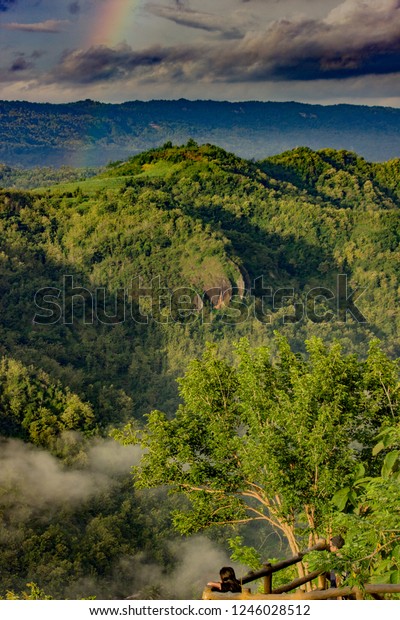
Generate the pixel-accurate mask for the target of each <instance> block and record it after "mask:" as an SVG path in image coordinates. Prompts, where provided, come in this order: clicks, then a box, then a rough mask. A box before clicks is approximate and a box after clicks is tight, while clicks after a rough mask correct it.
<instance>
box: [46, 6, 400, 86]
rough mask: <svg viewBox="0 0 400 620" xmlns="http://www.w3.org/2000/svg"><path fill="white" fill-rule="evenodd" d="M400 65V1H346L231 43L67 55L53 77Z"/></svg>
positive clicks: (285, 72) (291, 72) (268, 75)
mask: <svg viewBox="0 0 400 620" xmlns="http://www.w3.org/2000/svg"><path fill="white" fill-rule="evenodd" d="M399 71H400V0H381V1H380V2H379V4H378V5H377V4H376V2H375V0H346V1H345V2H343V3H342V4H341V5H340V6H338V7H337V8H336V9H334V10H333V11H331V12H330V13H329V15H328V16H327V17H326V18H325V19H321V20H315V19H297V20H280V21H276V22H273V23H271V24H270V25H269V26H268V28H266V29H265V30H264V31H261V30H258V31H253V32H248V33H247V34H246V35H245V36H244V37H243V38H242V39H240V40H239V41H235V42H234V43H233V42H232V41H229V40H225V41H223V42H222V41H221V42H220V43H218V44H213V45H205V44H204V45H188V44H185V45H181V46H174V47H162V46H154V47H151V48H148V49H145V50H141V51H135V50H133V49H132V48H131V47H130V46H128V45H124V46H120V47H118V48H109V47H105V46H101V47H92V48H90V49H88V50H75V51H72V52H68V53H66V54H65V55H64V56H63V58H62V60H61V62H60V64H59V66H57V67H56V69H55V70H54V73H53V75H52V76H51V77H50V79H51V80H53V81H59V80H61V81H64V82H69V83H77V84H88V83H94V82H102V81H107V80H116V79H126V78H129V77H134V76H139V77H141V78H143V77H146V79H148V80H153V81H157V80H163V81H167V80H169V81H172V82H174V81H176V82H178V81H186V82H195V81H199V80H204V81H207V82H212V81H214V82H217V83H218V82H220V83H224V82H225V83H227V82H231V83H234V82H262V81H273V80H279V81H285V80H286V81H291V80H296V81H307V80H321V79H325V80H326V79H341V78H347V77H354V76H364V75H371V74H389V73H394V72H399Z"/></svg>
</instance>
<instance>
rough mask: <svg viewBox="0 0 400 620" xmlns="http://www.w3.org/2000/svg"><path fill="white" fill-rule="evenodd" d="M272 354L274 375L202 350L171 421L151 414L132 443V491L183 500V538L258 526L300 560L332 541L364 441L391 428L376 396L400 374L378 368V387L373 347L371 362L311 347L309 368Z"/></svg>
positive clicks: (260, 354)
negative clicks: (158, 490) (338, 501)
mask: <svg viewBox="0 0 400 620" xmlns="http://www.w3.org/2000/svg"><path fill="white" fill-rule="evenodd" d="M277 348H278V354H277V361H276V363H274V364H273V363H271V360H270V352H269V351H268V349H266V348H265V347H260V348H258V349H256V350H254V351H251V350H250V348H249V345H248V343H247V341H245V340H243V341H241V342H240V343H239V345H238V346H237V347H236V352H237V356H238V364H236V365H234V364H231V363H229V362H228V361H226V360H225V359H221V358H220V357H219V356H218V353H217V350H216V348H215V347H212V346H210V347H208V349H207V350H206V352H205V354H204V356H203V358H202V359H201V360H195V361H193V362H192V363H191V364H190V366H189V370H188V372H187V373H186V375H185V376H184V378H183V379H181V380H180V382H179V383H180V394H181V397H182V399H183V402H184V404H182V405H181V406H180V407H179V409H178V411H177V412H176V415H175V417H174V418H172V419H168V418H167V417H166V416H165V415H164V414H163V413H161V412H159V411H153V412H152V413H151V414H150V416H149V419H148V423H147V426H146V427H145V429H144V430H143V431H142V432H139V433H138V432H137V433H135V434H134V441H137V442H139V441H140V443H141V445H142V447H143V449H144V456H143V458H142V461H141V464H140V466H139V467H137V468H136V486H137V487H140V488H146V487H153V486H159V485H168V486H169V487H170V488H171V490H172V491H174V492H179V493H183V494H184V495H185V496H186V498H187V500H188V504H187V507H186V508H185V509H183V510H181V511H179V512H176V513H175V515H174V523H175V525H176V526H177V527H178V529H179V530H180V531H181V532H182V533H184V534H189V533H192V532H196V531H198V530H200V529H202V528H206V527H209V526H212V525H225V524H231V525H235V524H240V523H247V522H249V521H252V520H261V521H265V522H267V523H269V524H270V525H272V526H273V527H274V528H275V529H277V530H279V531H280V532H281V533H282V534H283V535H284V536H285V537H286V539H287V542H288V544H289V546H290V548H291V550H292V551H293V553H296V552H298V551H299V549H300V547H301V546H303V545H304V544H305V543H307V542H308V543H312V542H314V541H315V540H317V539H318V538H320V537H328V536H329V534H330V529H331V524H332V517H333V514H334V512H335V508H334V505H333V504H332V502H331V498H332V497H333V496H334V495H335V493H337V491H339V490H340V489H341V488H342V487H343V484H344V482H346V481H347V480H351V479H352V477H353V476H354V471H355V469H356V468H357V466H358V465H359V464H360V463H361V462H362V461H365V460H367V459H368V458H370V456H371V449H372V445H369V446H368V443H367V442H368V439H369V437H370V435H371V429H373V428H375V433H376V429H377V428H379V427H380V425H381V424H382V423H383V422H384V420H385V419H389V415H388V410H387V409H388V408H387V402H385V401H384V400H382V399H381V395H382V386H384V389H385V390H392V389H393V388H394V385H393V381H394V368H395V367H396V364H395V363H394V362H390V360H388V359H387V358H385V364H386V365H382V364H381V368H380V371H381V376H380V382H379V383H378V382H376V383H375V384H374V382H373V381H372V380H371V373H372V375H373V372H372V371H371V369H373V368H374V367H375V364H376V361H377V359H378V358H379V357H380V356H381V355H383V354H382V353H381V352H380V350H379V349H378V345H377V343H373V344H372V346H371V351H370V356H369V358H368V359H367V361H366V362H361V361H359V360H358V359H357V358H356V356H354V355H348V356H346V355H344V354H343V353H342V351H341V348H340V345H339V344H334V345H332V346H331V347H330V348H329V349H328V348H326V347H325V346H324V345H323V343H322V341H321V340H318V339H313V340H311V341H310V342H308V343H307V349H308V353H309V357H308V359H307V360H305V359H302V358H301V357H300V356H298V355H295V354H294V353H293V352H292V350H291V348H290V346H289V345H288V343H287V341H286V340H285V339H283V338H282V337H278V338H277ZM378 353H379V355H378ZM392 407H396V415H398V402H397V401H396V402H394V401H392ZM390 415H391V412H390ZM361 442H363V443H362V444H361Z"/></svg>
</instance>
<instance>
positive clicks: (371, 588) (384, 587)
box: [203, 583, 400, 601]
mask: <svg viewBox="0 0 400 620" xmlns="http://www.w3.org/2000/svg"><path fill="white" fill-rule="evenodd" d="M364 590H365V592H366V593H367V594H370V595H371V596H373V595H374V594H376V595H379V594H400V584H386V583H383V584H380V583H377V584H376V583H371V584H366V585H365V586H364ZM350 595H355V596H356V597H357V598H362V595H363V592H362V590H361V589H360V588H356V587H350V586H347V587H344V588H329V590H312V591H311V592H294V593H293V594H274V593H272V594H252V593H251V591H250V589H249V588H243V592H241V593H240V594H230V593H225V592H212V591H211V588H209V587H207V588H206V589H205V590H204V592H203V600H205V601H224V600H225V601H245V600H254V601H274V600H276V601H281V600H282V601H326V600H328V599H335V598H338V597H342V596H350Z"/></svg>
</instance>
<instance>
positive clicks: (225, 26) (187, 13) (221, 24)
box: [147, 1, 243, 39]
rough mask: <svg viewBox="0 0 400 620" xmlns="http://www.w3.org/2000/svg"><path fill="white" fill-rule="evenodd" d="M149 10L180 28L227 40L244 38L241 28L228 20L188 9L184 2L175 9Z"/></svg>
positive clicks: (155, 7)
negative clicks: (215, 33)
mask: <svg viewBox="0 0 400 620" xmlns="http://www.w3.org/2000/svg"><path fill="white" fill-rule="evenodd" d="M147 10H148V11H149V12H150V13H152V14H153V15H157V17H163V18H164V19H168V20H170V21H172V22H174V23H175V24H178V25H180V26H186V27H188V28H197V29H199V30H206V31H207V32H217V33H219V34H221V35H223V36H224V37H225V38H227V39H240V38H241V37H242V36H243V33H242V32H241V31H240V30H239V28H237V27H236V26H231V25H229V23H228V22H227V20H226V19H223V18H221V17H218V16H217V15H214V14H212V13H205V12H203V11H194V10H192V9H189V8H186V6H185V5H184V4H183V2H182V1H180V2H177V3H176V6H174V7H170V6H163V5H161V4H149V5H148V7H147Z"/></svg>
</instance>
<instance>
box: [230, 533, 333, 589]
mask: <svg viewBox="0 0 400 620" xmlns="http://www.w3.org/2000/svg"><path fill="white" fill-rule="evenodd" d="M327 549H329V545H328V544H327V542H326V541H325V540H322V541H320V542H319V543H317V544H316V545H314V547H310V548H309V549H306V550H305V551H301V552H300V553H298V554H297V555H294V556H293V557H291V558H289V559H288V560H282V562H277V563H276V564H271V565H269V566H267V567H265V568H262V569H261V570H258V571H255V572H254V571H253V572H251V573H247V575H245V576H244V577H242V579H240V582H241V583H242V584H245V583H250V582H251V581H255V580H256V579H260V578H261V577H266V576H267V575H272V574H273V573H277V572H278V571H280V570H282V569H283V568H288V567H289V566H293V564H297V563H298V562H301V561H302V559H303V558H304V556H305V555H307V553H310V552H311V551H326V550H327Z"/></svg>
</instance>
